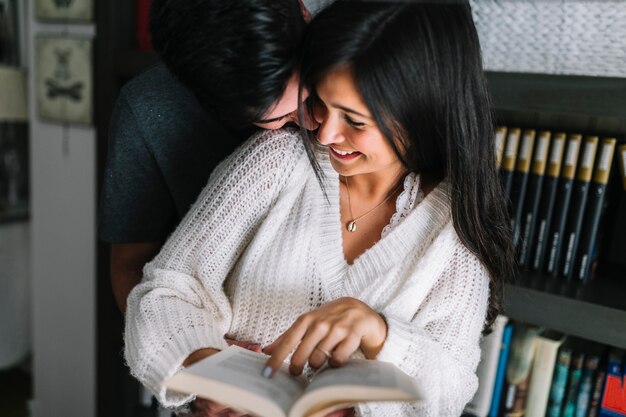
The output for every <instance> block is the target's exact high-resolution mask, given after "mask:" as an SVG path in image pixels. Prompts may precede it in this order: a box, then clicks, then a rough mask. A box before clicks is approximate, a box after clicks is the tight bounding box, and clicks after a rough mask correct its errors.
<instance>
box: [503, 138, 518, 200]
mask: <svg viewBox="0 0 626 417" xmlns="http://www.w3.org/2000/svg"><path fill="white" fill-rule="evenodd" d="M521 134H522V131H521V129H520V128H517V127H514V128H511V129H509V130H508V133H507V135H506V145H505V147H504V155H503V156H502V165H501V167H500V180H501V181H502V190H503V191H504V196H505V198H506V201H507V206H509V207H510V205H509V201H510V198H511V187H512V185H513V174H514V173H515V162H516V161H517V152H518V149H519V142H520V136H521Z"/></svg>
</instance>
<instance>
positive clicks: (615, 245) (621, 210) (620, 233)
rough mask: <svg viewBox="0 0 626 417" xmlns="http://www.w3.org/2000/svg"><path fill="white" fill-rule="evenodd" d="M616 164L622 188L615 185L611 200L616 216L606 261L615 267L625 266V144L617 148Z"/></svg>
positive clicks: (612, 223) (613, 219)
mask: <svg viewBox="0 0 626 417" xmlns="http://www.w3.org/2000/svg"><path fill="white" fill-rule="evenodd" d="M615 159H616V163H617V166H618V167H619V176H620V179H621V183H622V187H619V186H618V185H617V184H616V187H615V191H616V193H615V195H614V197H613V198H611V208H615V209H616V210H615V213H616V216H615V218H612V222H611V232H610V233H611V237H610V241H609V242H610V244H609V245H608V248H607V257H606V259H607V261H608V262H611V263H613V264H615V265H621V266H626V256H624V248H626V143H624V144H620V145H619V146H618V147H617V158H615Z"/></svg>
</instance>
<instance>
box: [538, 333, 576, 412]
mask: <svg viewBox="0 0 626 417" xmlns="http://www.w3.org/2000/svg"><path fill="white" fill-rule="evenodd" d="M571 361H572V349H571V348H570V347H569V346H566V345H563V346H561V348H560V349H559V352H558V355H557V359H556V365H555V367H554V372H553V376H552V384H551V385H550V396H549V398H548V409H547V411H546V414H545V415H546V417H559V416H560V415H561V408H562V406H563V400H564V398H565V389H566V388H567V380H568V377H569V370H570V363H571Z"/></svg>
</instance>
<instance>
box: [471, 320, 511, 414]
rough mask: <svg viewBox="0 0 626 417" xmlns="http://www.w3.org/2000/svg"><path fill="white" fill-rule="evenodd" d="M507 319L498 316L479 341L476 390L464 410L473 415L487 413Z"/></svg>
mask: <svg viewBox="0 0 626 417" xmlns="http://www.w3.org/2000/svg"><path fill="white" fill-rule="evenodd" d="M508 320H509V319H508V318H507V317H506V316H498V318H496V321H495V322H494V325H493V329H492V332H491V333H490V334H488V335H487V336H485V337H484V338H483V339H482V340H481V342H480V363H479V364H478V369H477V370H476V375H477V376H478V390H477V391H476V394H474V398H472V400H471V401H470V402H469V403H468V404H467V406H465V410H464V411H465V412H466V413H469V414H471V415H473V416H476V417H487V414H488V413H489V407H490V406H491V400H492V395H493V388H494V384H495V381H496V373H497V370H498V359H499V356H500V350H501V348H502V336H503V334H504V327H505V326H506V323H507V322H508Z"/></svg>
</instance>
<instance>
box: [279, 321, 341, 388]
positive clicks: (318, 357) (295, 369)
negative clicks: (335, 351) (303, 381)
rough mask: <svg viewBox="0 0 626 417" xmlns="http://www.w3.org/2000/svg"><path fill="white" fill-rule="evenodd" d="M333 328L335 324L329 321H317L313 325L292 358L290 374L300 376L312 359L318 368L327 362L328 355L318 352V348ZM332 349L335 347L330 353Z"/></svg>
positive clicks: (330, 347)
mask: <svg viewBox="0 0 626 417" xmlns="http://www.w3.org/2000/svg"><path fill="white" fill-rule="evenodd" d="M332 327H333V324H332V323H330V322H328V321H327V320H317V321H315V322H313V323H312V324H311V326H310V327H309V328H308V329H307V332H306V333H305V335H304V337H303V338H302V340H301V341H300V344H299V345H298V347H297V348H296V351H295V352H294V353H293V355H292V356H291V361H290V364H289V372H290V373H291V374H292V375H300V374H301V373H302V369H304V365H306V363H307V362H310V361H311V359H313V360H314V364H315V365H317V366H316V367H318V368H319V367H321V366H322V365H323V364H324V363H325V362H326V359H327V358H326V355H325V354H324V353H323V352H322V351H320V350H317V349H316V347H317V346H318V345H319V344H320V342H321V341H322V340H324V339H325V338H326V337H327V336H328V334H329V332H331V330H332ZM325 346H326V345H325ZM332 348H334V346H329V349H330V350H329V352H330V351H332Z"/></svg>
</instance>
